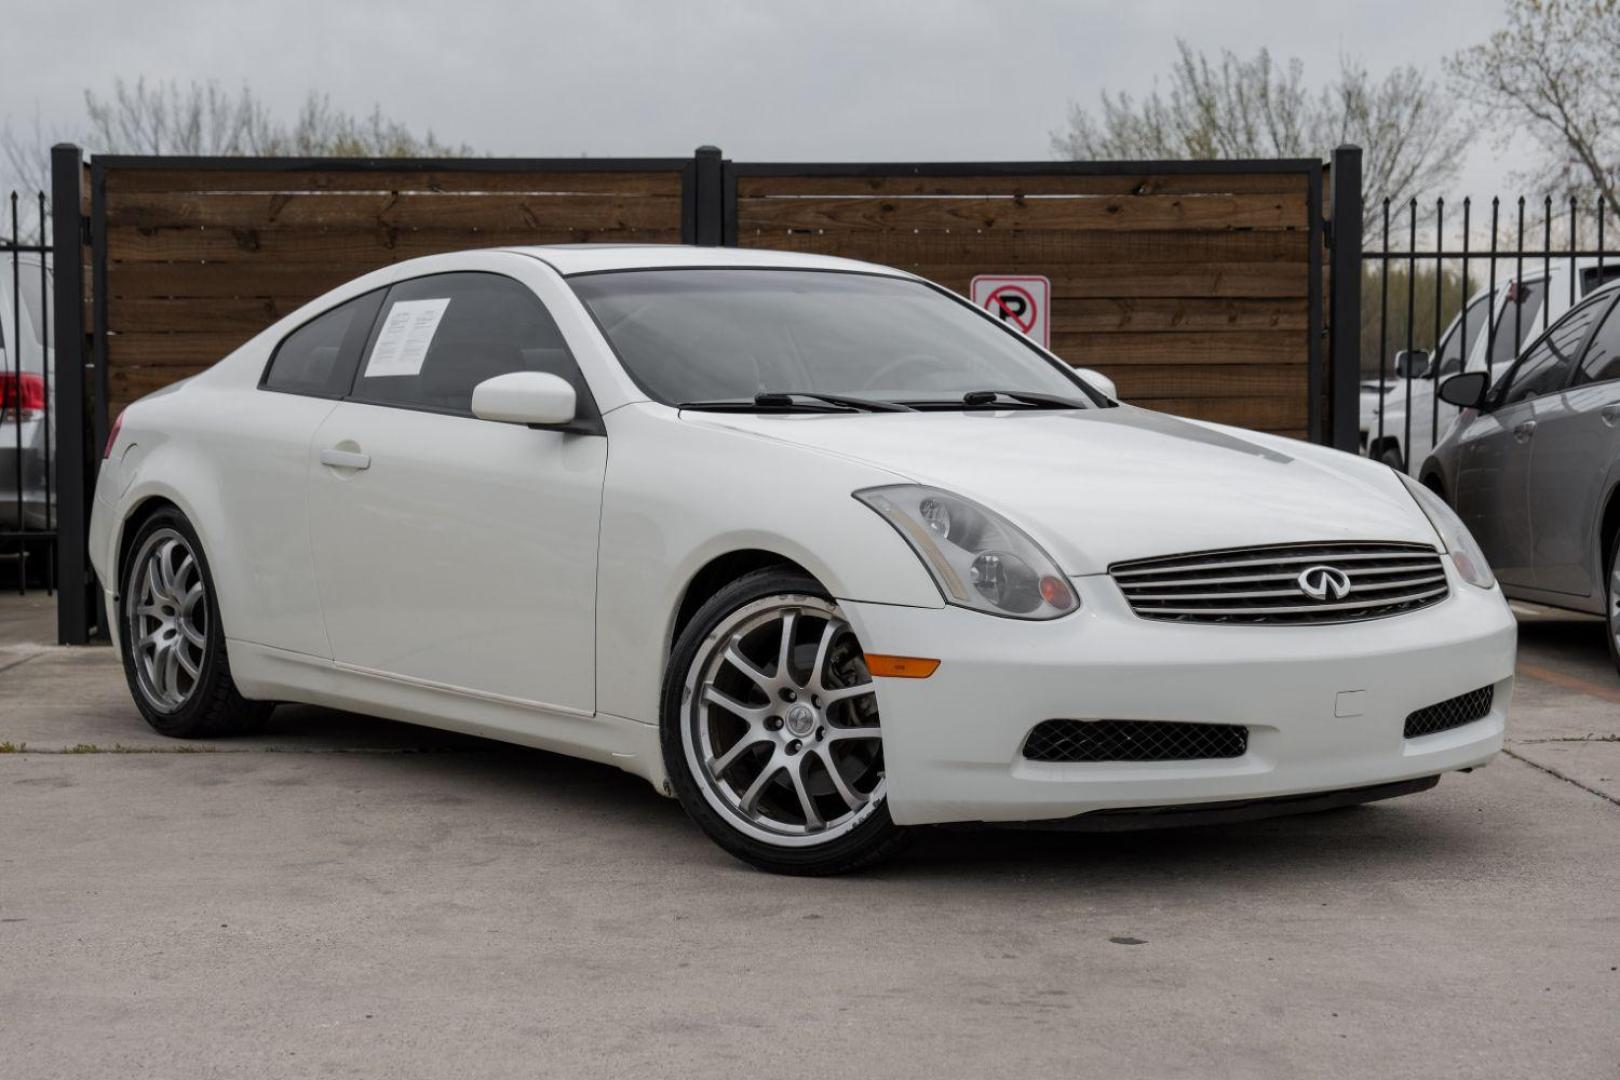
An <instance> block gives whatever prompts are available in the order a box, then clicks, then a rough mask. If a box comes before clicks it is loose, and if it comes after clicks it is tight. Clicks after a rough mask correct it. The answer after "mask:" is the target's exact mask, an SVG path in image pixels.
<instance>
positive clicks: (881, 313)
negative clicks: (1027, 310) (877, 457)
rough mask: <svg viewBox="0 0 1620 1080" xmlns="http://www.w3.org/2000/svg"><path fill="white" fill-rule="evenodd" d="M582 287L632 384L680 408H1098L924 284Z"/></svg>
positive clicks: (735, 276) (689, 275) (1007, 337)
mask: <svg viewBox="0 0 1620 1080" xmlns="http://www.w3.org/2000/svg"><path fill="white" fill-rule="evenodd" d="M568 283H569V284H570V285H571V286H573V289H574V291H575V293H577V294H578V295H579V297H580V299H581V300H583V301H584V302H585V305H586V306H587V307H589V308H590V310H591V313H592V314H593V315H595V316H596V319H597V321H598V322H599V323H601V326H602V329H603V330H604V331H605V332H606V334H607V337H608V340H609V341H611V342H612V344H613V347H614V349H615V350H616V351H617V352H618V354H619V358H620V360H621V361H622V362H623V363H624V365H625V367H626V368H628V369H629V372H630V375H631V376H632V377H633V378H634V379H635V380H636V381H637V382H638V383H639V384H640V385H641V386H642V388H643V389H645V390H646V391H647V392H648V393H650V394H652V395H653V396H654V397H657V398H660V399H662V400H663V401H665V402H667V403H670V404H680V403H684V402H709V401H752V400H753V399H754V397H755V395H758V394H764V393H811V394H826V395H840V396H844V397H849V398H864V399H869V400H874V401H901V402H912V401H924V402H927V401H952V402H957V403H960V402H961V400H962V398H963V395H965V394H968V393H972V392H974V391H984V390H997V391H1012V392H1018V393H1029V394H1047V395H1052V396H1054V397H1064V398H1070V399H1073V400H1074V401H1077V402H1085V403H1088V404H1089V403H1090V401H1091V399H1090V398H1089V397H1088V396H1087V395H1086V392H1085V390H1083V389H1082V388H1081V386H1080V384H1079V382H1078V381H1077V380H1076V379H1074V378H1071V377H1070V376H1069V375H1068V374H1067V373H1066V372H1065V370H1064V369H1063V368H1061V366H1060V365H1058V364H1057V363H1054V362H1053V361H1052V360H1050V359H1048V358H1047V357H1045V356H1044V355H1042V354H1041V353H1040V352H1039V351H1037V350H1036V349H1035V348H1034V347H1033V346H1031V345H1030V344H1028V343H1026V342H1025V341H1024V340H1023V339H1022V338H1020V337H1018V336H1016V335H1015V334H1013V333H1012V332H1010V331H1007V330H1003V329H1002V328H1001V327H1000V326H998V325H997V324H996V323H994V322H992V321H991V320H989V319H986V318H984V317H983V316H981V315H979V314H977V313H976V312H974V311H973V310H971V309H970V308H968V307H966V306H965V305H964V304H961V303H958V302H956V301H954V300H952V299H951V298H950V297H948V296H945V295H943V294H942V293H940V292H938V291H937V290H935V289H933V288H931V287H930V286H928V285H924V284H922V283H921V282H916V281H909V280H905V279H902V278H890V277H881V276H878V275H875V274H851V273H841V272H837V271H823V270H694V269H682V270H638V271H632V272H614V273H605V274H586V275H581V276H578V277H573V278H570V279H569V282H568Z"/></svg>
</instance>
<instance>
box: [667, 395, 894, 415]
mask: <svg viewBox="0 0 1620 1080" xmlns="http://www.w3.org/2000/svg"><path fill="white" fill-rule="evenodd" d="M800 399H805V400H800ZM823 406H826V407H829V408H823ZM677 408H682V409H709V410H714V411H717V412H725V411H729V412H754V411H755V410H758V409H803V410H807V411H811V412H827V411H830V409H837V410H841V411H844V412H916V410H915V409H913V408H912V407H911V406H910V405H901V404H900V403H899V402H895V401H873V400H871V399H869V398H854V397H844V396H842V395H839V394H815V393H811V392H809V391H806V390H786V391H766V392H763V393H759V394H755V395H754V398H753V400H752V401H750V400H748V399H747V398H728V399H725V400H721V401H683V402H681V403H680V404H679V405H678V406H677Z"/></svg>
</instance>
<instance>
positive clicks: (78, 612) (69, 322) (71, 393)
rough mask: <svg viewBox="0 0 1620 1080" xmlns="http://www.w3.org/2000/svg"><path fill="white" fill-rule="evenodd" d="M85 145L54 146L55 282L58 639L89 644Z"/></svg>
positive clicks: (67, 642)
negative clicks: (86, 484) (82, 198)
mask: <svg viewBox="0 0 1620 1080" xmlns="http://www.w3.org/2000/svg"><path fill="white" fill-rule="evenodd" d="M83 177H84V151H82V150H80V149H79V148H78V147H77V146H72V145H69V144H66V143H64V144H61V145H58V146H53V147H51V257H52V266H53V269H52V279H51V285H52V288H53V289H54V290H55V295H56V344H57V353H58V355H59V356H60V357H61V363H60V364H59V365H58V366H57V372H56V374H57V379H56V396H57V401H58V402H60V403H61V409H60V410H59V412H58V416H57V427H56V432H57V448H56V449H57V454H56V460H57V467H58V469H59V470H60V484H59V485H58V490H59V491H60V493H61V494H60V506H59V507H58V513H57V515H56V523H57V531H56V544H57V551H56V559H57V565H58V567H59V569H60V574H59V576H58V580H57V593H56V637H57V641H59V642H60V643H61V644H63V645H83V644H84V643H85V642H86V641H88V640H89V634H90V589H89V581H88V566H87V564H86V560H85V548H86V542H85V541H86V539H87V538H86V533H85V527H86V524H87V521H86V515H85V511H86V506H87V500H86V498H85V495H86V488H85V482H84V478H85V468H84V466H85V440H84V246H83V245H84V232H83V229H84V226H83V221H84V217H83V213H82V212H81V210H80V198H81V194H82V191H81V189H82V187H83V184H84V179H83Z"/></svg>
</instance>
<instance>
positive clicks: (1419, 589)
mask: <svg viewBox="0 0 1620 1080" xmlns="http://www.w3.org/2000/svg"><path fill="white" fill-rule="evenodd" d="M1316 567H1329V568H1332V569H1333V570H1335V571H1338V572H1339V574H1342V577H1338V576H1337V575H1332V576H1333V577H1334V578H1335V580H1336V582H1337V583H1338V584H1347V585H1348V588H1347V589H1346V590H1345V591H1344V593H1343V595H1334V594H1333V592H1331V591H1330V592H1329V593H1328V595H1326V596H1324V597H1322V598H1321V599H1314V598H1313V597H1312V596H1311V594H1310V593H1308V592H1307V591H1306V589H1305V588H1304V587H1303V586H1302V585H1301V582H1300V578H1301V576H1302V575H1303V574H1304V573H1305V572H1306V571H1307V570H1311V569H1313V568H1316ZM1108 573H1109V574H1110V575H1111V576H1112V577H1113V579H1114V581H1115V583H1116V584H1118V585H1119V587H1120V589H1121V591H1123V592H1124V593H1125V599H1126V600H1128V601H1129V602H1130V605H1131V610H1132V611H1134V612H1136V614H1138V615H1140V616H1142V617H1143V618H1144V619H1164V620H1169V621H1172V622H1195V623H1340V622H1360V621H1362V620H1365V619H1381V618H1384V617H1386V616H1389V615H1400V614H1402V613H1404V612H1408V611H1416V610H1417V609H1418V608H1423V607H1428V606H1429V605H1430V604H1436V603H1439V602H1440V601H1441V600H1444V599H1445V598H1446V594H1447V591H1448V586H1447V585H1446V572H1445V568H1444V567H1443V566H1442V565H1441V563H1440V553H1439V552H1438V551H1436V550H1435V549H1434V548H1432V547H1427V546H1425V545H1423V544H1396V543H1318V544H1277V545H1274V546H1270V547H1254V548H1232V549H1228V550H1224V551H1201V552H1196V553H1194V554H1190V555H1170V556H1166V557H1164V558H1158V559H1138V560H1135V561H1132V562H1123V563H1115V564H1114V565H1113V566H1111V567H1109V568H1108ZM1312 580H1313V583H1320V580H1321V575H1317V576H1316V577H1315V578H1313V579H1312Z"/></svg>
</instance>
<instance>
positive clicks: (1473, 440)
mask: <svg viewBox="0 0 1620 1080" xmlns="http://www.w3.org/2000/svg"><path fill="white" fill-rule="evenodd" d="M1617 300H1620V284H1615V285H1606V286H1604V287H1603V288H1602V289H1599V290H1597V291H1596V292H1594V293H1593V294H1592V295H1591V296H1589V297H1587V298H1586V299H1585V300H1583V301H1582V302H1581V303H1579V304H1577V305H1576V306H1575V307H1573V308H1571V309H1570V310H1569V311H1568V312H1567V313H1566V314H1565V315H1564V316H1563V317H1562V318H1560V319H1559V320H1558V321H1557V322H1555V323H1553V325H1552V326H1551V327H1550V328H1549V329H1548V330H1547V332H1546V333H1544V334H1543V335H1542V336H1541V337H1540V338H1538V339H1537V340H1536V341H1535V342H1534V343H1533V344H1532V345H1531V346H1530V347H1529V348H1528V349H1526V350H1525V351H1524V352H1523V353H1522V354H1521V355H1520V356H1519V358H1518V360H1516V361H1515V362H1514V364H1513V366H1512V367H1511V368H1509V369H1508V371H1507V372H1506V374H1504V375H1503V376H1502V378H1501V379H1500V380H1499V381H1497V383H1496V384H1495V385H1494V386H1492V385H1490V376H1489V375H1488V374H1487V373H1485V372H1484V371H1471V372H1467V373H1466V374H1462V375H1455V376H1453V377H1452V378H1450V379H1448V380H1446V381H1445V382H1444V383H1442V384H1441V386H1440V396H1441V398H1442V399H1443V400H1445V401H1447V402H1450V403H1451V404H1453V405H1457V406H1459V407H1460V408H1461V409H1462V410H1463V411H1462V412H1461V413H1460V414H1459V415H1458V417H1457V420H1456V422H1455V423H1454V424H1453V425H1452V427H1451V429H1450V430H1449V431H1447V432H1446V434H1445V436H1444V438H1442V439H1441V441H1440V443H1439V445H1438V446H1436V447H1435V450H1434V453H1433V454H1431V455H1430V456H1429V457H1428V459H1427V460H1426V461H1425V462H1424V463H1423V467H1422V470H1421V472H1420V473H1419V476H1420V478H1421V479H1422V481H1423V482H1424V483H1425V484H1427V485H1428V486H1429V487H1430V488H1432V489H1434V490H1435V491H1437V492H1439V493H1440V495H1441V496H1443V497H1444V498H1445V499H1446V500H1447V501H1448V502H1450V503H1451V504H1452V506H1454V507H1455V508H1456V510H1457V512H1458V514H1459V515H1461V517H1462V519H1463V521H1464V522H1465V523H1466V524H1467V525H1468V528H1469V529H1470V530H1471V531H1472V532H1473V534H1474V537H1475V539H1477V540H1478V541H1479V545H1480V547H1481V548H1483V549H1484V551H1485V555H1486V557H1487V558H1488V559H1489V560H1490V562H1491V566H1492V568H1494V569H1495V571H1496V576H1497V578H1498V579H1499V580H1500V581H1501V582H1502V586H1503V588H1504V589H1505V590H1506V591H1507V593H1508V595H1509V596H1512V597H1516V598H1519V599H1523V600H1529V601H1532V602H1534V603H1538V604H1547V605H1550V606H1553V607H1560V608H1566V609H1569V610H1572V611H1584V612H1591V613H1593V614H1601V615H1604V616H1606V618H1607V619H1608V631H1609V632H1608V638H1609V651H1610V654H1611V655H1612V656H1613V657H1614V660H1615V663H1616V665H1617V666H1620V305H1617V303H1616V301H1617Z"/></svg>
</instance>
